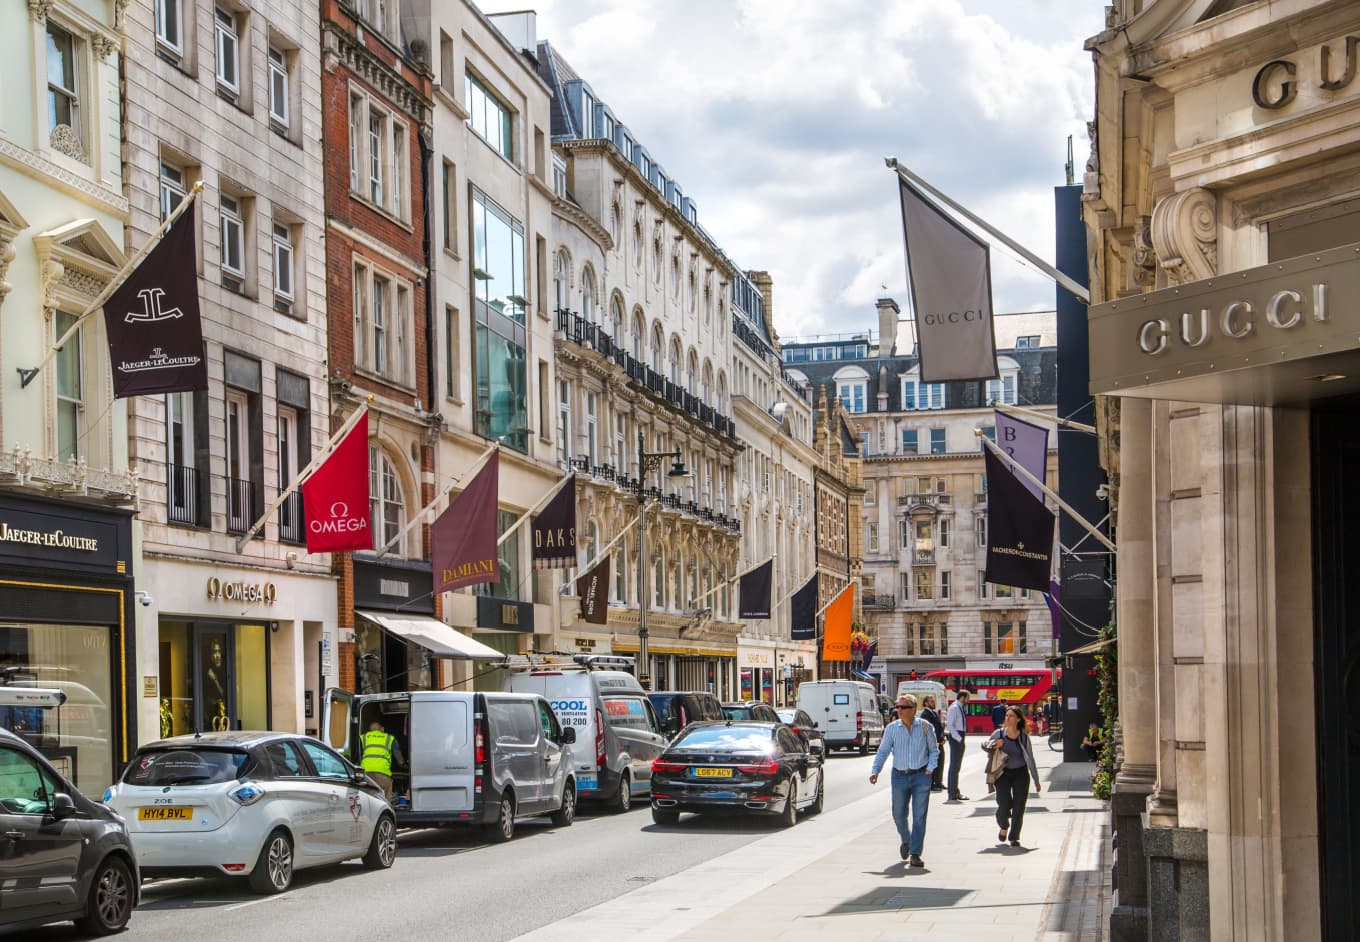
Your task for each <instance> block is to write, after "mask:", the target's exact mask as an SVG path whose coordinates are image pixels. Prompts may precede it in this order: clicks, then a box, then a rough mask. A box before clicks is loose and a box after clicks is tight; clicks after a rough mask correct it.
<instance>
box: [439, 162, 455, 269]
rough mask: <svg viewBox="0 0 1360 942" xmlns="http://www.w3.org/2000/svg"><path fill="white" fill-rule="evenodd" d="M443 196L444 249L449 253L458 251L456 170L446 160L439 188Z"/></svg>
mask: <svg viewBox="0 0 1360 942" xmlns="http://www.w3.org/2000/svg"><path fill="white" fill-rule="evenodd" d="M440 193H441V195H442V196H443V198H444V199H443V210H444V212H443V220H442V221H443V224H444V248H446V249H448V250H449V251H450V252H457V251H458V238H457V236H458V233H457V219H458V169H457V168H456V167H455V166H454V165H453V164H451V163H449V162H448V161H447V160H446V161H444V180H443V186H442V187H441V188H440Z"/></svg>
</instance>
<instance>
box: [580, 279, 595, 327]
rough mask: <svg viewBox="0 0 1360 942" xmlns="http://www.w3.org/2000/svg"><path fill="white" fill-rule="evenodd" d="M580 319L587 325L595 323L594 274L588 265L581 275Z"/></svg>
mask: <svg viewBox="0 0 1360 942" xmlns="http://www.w3.org/2000/svg"><path fill="white" fill-rule="evenodd" d="M581 318H582V319H583V320H584V321H585V322H586V323H587V324H593V323H595V272H593V271H591V269H590V266H589V265H587V266H586V269H585V271H584V272H582V273H581Z"/></svg>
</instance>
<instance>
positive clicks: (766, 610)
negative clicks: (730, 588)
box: [737, 559, 774, 618]
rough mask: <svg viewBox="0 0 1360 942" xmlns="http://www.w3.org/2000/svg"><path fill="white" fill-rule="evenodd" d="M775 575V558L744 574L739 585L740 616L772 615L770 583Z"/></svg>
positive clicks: (767, 616) (738, 614) (766, 616)
mask: <svg viewBox="0 0 1360 942" xmlns="http://www.w3.org/2000/svg"><path fill="white" fill-rule="evenodd" d="M773 577H774V560H773V559H771V560H769V561H768V562H766V563H763V564H762V565H759V566H757V567H756V568H754V569H752V570H751V571H750V572H748V573H745V574H743V575H742V577H741V583H740V584H739V585H738V586H737V589H738V592H737V595H738V597H739V600H740V605H739V607H738V609H737V617H738V618H769V617H770V583H771V581H772V580H773Z"/></svg>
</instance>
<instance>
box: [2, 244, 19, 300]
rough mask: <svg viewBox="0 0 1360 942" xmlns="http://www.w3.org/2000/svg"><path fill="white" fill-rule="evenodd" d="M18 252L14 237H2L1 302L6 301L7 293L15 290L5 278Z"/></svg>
mask: <svg viewBox="0 0 1360 942" xmlns="http://www.w3.org/2000/svg"><path fill="white" fill-rule="evenodd" d="M17 254H18V253H17V252H16V251H15V249H14V240H13V239H5V238H0V304H3V303H5V295H7V294H9V293H10V292H11V291H13V290H14V285H12V284H10V283H9V282H8V281H6V280H5V275H6V274H7V273H8V272H9V265H10V262H12V261H14V258H15V256H16V255H17Z"/></svg>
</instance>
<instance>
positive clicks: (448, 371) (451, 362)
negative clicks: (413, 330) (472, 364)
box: [444, 307, 462, 399]
mask: <svg viewBox="0 0 1360 942" xmlns="http://www.w3.org/2000/svg"><path fill="white" fill-rule="evenodd" d="M461 336H462V335H461V334H460V333H459V331H458V312H457V311H455V310H454V309H453V308H451V307H446V308H444V395H446V396H448V397H449V398H450V399H457V398H458V391H459V387H460V386H461V385H462V383H461V382H460V377H459V375H458V361H459V350H458V343H459V338H460V337H461Z"/></svg>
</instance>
